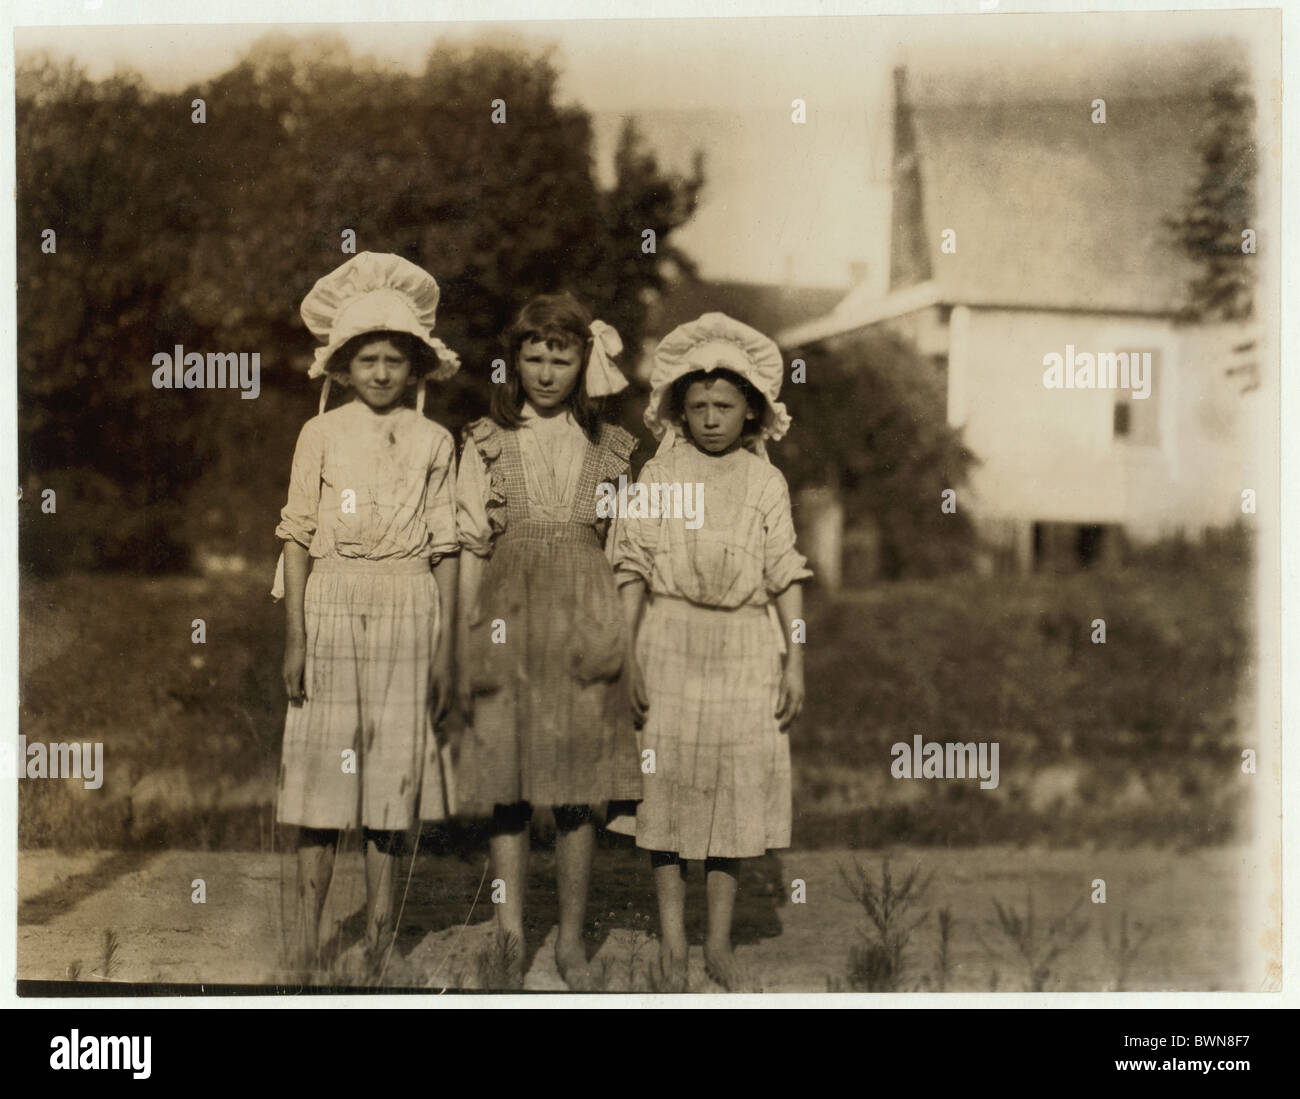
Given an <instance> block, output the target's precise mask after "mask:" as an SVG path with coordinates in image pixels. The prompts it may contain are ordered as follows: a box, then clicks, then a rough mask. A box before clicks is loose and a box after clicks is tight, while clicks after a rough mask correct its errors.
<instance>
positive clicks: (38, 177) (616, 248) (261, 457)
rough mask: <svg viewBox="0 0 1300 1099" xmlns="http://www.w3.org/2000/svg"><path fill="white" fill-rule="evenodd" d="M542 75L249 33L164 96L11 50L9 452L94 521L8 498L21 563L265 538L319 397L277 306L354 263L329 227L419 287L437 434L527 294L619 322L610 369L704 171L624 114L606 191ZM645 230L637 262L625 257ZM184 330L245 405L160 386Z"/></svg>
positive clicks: (460, 48)
mask: <svg viewBox="0 0 1300 1099" xmlns="http://www.w3.org/2000/svg"><path fill="white" fill-rule="evenodd" d="M557 80H558V72H557V70H556V69H555V67H554V65H553V64H552V62H551V60H550V57H549V54H548V53H547V52H546V51H539V52H529V51H527V50H524V49H520V48H513V47H501V46H495V45H484V44H475V45H439V46H437V47H436V48H435V49H434V50H433V51H432V52H431V53H430V55H429V57H428V59H427V63H426V65H425V67H424V69H423V71H422V72H420V73H417V74H410V73H406V72H402V71H400V70H396V69H394V68H392V67H387V66H384V65H382V64H380V63H379V62H377V61H375V60H373V59H370V58H357V57H354V56H352V55H351V53H350V52H349V50H348V48H347V45H346V44H345V43H344V42H343V41H342V40H340V39H338V38H337V37H331V36H324V37H317V38H311V39H293V38H289V37H287V36H284V35H270V36H267V37H266V38H264V39H262V40H260V41H259V42H258V43H256V44H255V45H254V46H253V47H252V48H251V49H250V50H249V52H248V54H247V55H246V56H245V57H244V58H243V60H241V61H240V62H239V63H238V64H236V65H235V66H234V67H233V68H231V69H230V70H229V71H227V72H225V73H222V74H220V75H219V76H217V77H215V78H214V79H212V80H209V81H206V82H204V83H201V84H195V85H193V86H192V87H189V88H187V89H185V91H184V92H183V93H181V94H179V95H162V94H159V93H156V92H154V91H152V90H150V89H149V88H148V87H147V86H145V85H144V84H143V82H141V81H140V80H139V79H138V78H136V77H115V78H114V79H112V80H109V81H104V82H100V83H96V82H92V81H89V80H87V79H86V78H85V76H84V74H82V73H81V72H79V71H77V70H76V69H74V68H69V67H59V66H57V65H54V64H52V63H50V62H49V61H48V60H45V59H37V60H36V61H33V62H29V63H26V64H25V65H24V66H23V67H22V69H21V70H20V72H19V74H18V87H17V94H18V154H17V161H18V164H17V167H18V179H19V188H18V190H19V212H20V216H19V301H18V306H19V335H20V355H19V358H20V376H19V389H20V423H21V425H22V426H21V432H20V441H19V445H20V454H21V456H22V462H23V466H24V469H25V472H26V474H27V476H28V480H29V487H30V488H31V489H36V488H38V487H43V486H45V485H47V484H53V482H54V480H59V479H62V480H63V481H70V485H69V491H72V492H74V493H76V492H82V495H84V496H86V497H87V499H89V497H91V496H93V497H94V498H95V499H96V500H99V501H100V504H99V505H97V507H99V509H100V510H99V511H96V510H95V509H94V508H92V507H90V506H89V505H88V504H86V505H84V506H79V507H76V508H71V509H64V508H60V512H59V514H60V516H61V518H60V520H59V523H60V524H61V528H60V529H61V530H62V531H63V535H61V536H56V532H55V529H54V527H53V526H52V525H51V524H50V523H40V524H39V525H34V523H33V522H32V521H30V515H31V514H32V513H34V510H35V509H34V505H33V506H31V507H28V508H27V509H26V512H25V515H28V516H29V519H28V520H25V522H26V525H25V528H24V529H25V530H26V531H27V533H28V534H32V535H33V536H34V535H35V533H36V532H38V531H39V532H40V537H39V539H37V540H33V538H25V539H24V544H23V554H24V557H25V558H26V559H29V560H31V561H33V562H38V561H45V562H47V564H50V565H53V564H54V563H57V562H56V558H57V559H58V560H59V561H62V562H63V563H68V562H75V563H79V564H93V563H119V564H128V565H129V564H132V563H143V564H145V565H146V566H148V565H153V566H160V565H163V564H167V563H176V562H177V561H178V560H179V558H180V556H181V555H180V554H178V553H175V552H172V550H168V551H167V552H166V553H164V554H163V555H162V556H163V557H165V558H166V560H159V559H156V558H157V554H156V553H155V551H154V549H153V547H155V546H163V545H165V544H166V539H164V538H163V532H164V531H167V532H171V534H172V535H173V537H174V539H178V540H179V541H180V542H182V543H193V542H196V541H204V542H215V543H218V544H224V546H225V548H226V549H243V550H245V551H248V550H251V549H252V548H254V547H256V546H259V545H264V544H266V543H267V541H268V537H267V532H268V531H269V529H270V528H271V527H272V526H273V525H274V515H275V512H276V511H277V510H278V508H279V506H280V504H281V503H282V502H283V491H284V478H285V476H286V475H287V469H288V460H289V454H290V452H291V450H292V446H293V440H294V437H295V436H296V433H297V429H298V427H299V426H300V424H301V423H302V422H303V420H305V419H306V418H307V417H308V416H310V415H311V413H312V412H313V411H314V397H313V394H312V391H311V389H310V387H309V386H308V385H307V384H306V382H305V379H304V378H303V377H302V372H303V371H305V368H306V366H307V363H308V362H309V360H310V357H311V351H312V346H313V340H312V337H311V336H310V334H309V333H308V332H307V331H306V329H305V327H304V326H303V325H302V322H301V320H300V319H299V317H298V312H297V307H298V304H299V302H301V300H302V298H303V296H304V295H305V294H306V293H307V291H308V290H309V289H310V287H311V285H312V283H313V282H315V280H316V279H317V278H319V277H321V276H322V275H324V274H326V273H327V272H329V271H330V270H332V269H333V268H334V267H336V266H337V265H338V264H339V263H341V262H343V261H344V260H345V259H346V258H347V254H346V253H344V252H343V251H342V243H343V236H342V234H343V231H344V230H352V231H353V232H354V233H355V235H356V250H357V251H387V252H396V253H398V254H400V255H403V256H406V257H407V258H409V259H411V260H413V261H414V262H416V263H419V264H420V265H421V266H424V267H426V268H427V269H428V270H430V271H432V272H434V274H435V275H436V277H437V278H438V282H439V285H440V286H441V287H442V291H443V305H442V308H441V311H440V319H439V326H438V327H439V334H440V335H441V336H442V337H443V338H444V339H445V340H446V341H447V343H448V344H449V345H451V346H452V347H453V348H455V349H456V350H457V351H458V352H459V353H460V354H461V356H462V360H463V362H464V369H463V370H462V374H461V376H460V377H459V378H458V379H457V380H455V381H454V382H453V383H452V384H451V385H449V386H447V387H445V388H443V389H442V390H440V391H439V392H438V393H437V394H436V395H434V397H433V402H434V408H435V409H436V414H437V415H438V418H439V419H440V420H442V421H443V422H444V423H447V425H448V426H449V427H451V428H452V429H453V430H457V429H458V428H459V426H460V425H461V424H463V423H464V422H465V421H466V420H467V419H469V418H470V417H471V416H473V415H478V414H480V413H481V412H482V411H484V410H485V408H486V398H487V390H488V385H489V382H488V372H489V366H490V363H491V360H492V359H493V358H495V357H497V356H498V355H499V354H500V344H499V337H500V334H501V332H502V331H503V329H504V328H505V326H506V325H507V324H508V322H509V320H510V318H511V317H512V316H513V314H514V313H515V311H516V310H517V309H518V307H519V306H520V305H521V304H522V303H523V302H524V301H525V300H527V299H528V298H529V297H530V296H532V295H534V294H536V293H540V292H545V291H553V290H557V289H563V288H568V289H572V290H573V291H574V292H575V293H577V294H578V295H579V296H581V297H582V298H584V300H586V301H587V302H588V303H589V304H590V305H591V306H592V308H593V309H594V310H595V312H596V314H597V315H598V316H601V317H603V318H604V319H606V320H608V321H610V322H611V323H613V324H615V325H616V326H617V327H618V328H619V329H620V331H621V332H622V334H623V336H624V339H625V343H626V344H627V346H628V349H629V355H628V356H627V361H628V364H629V365H630V363H631V362H632V361H633V358H634V356H635V354H636V352H637V350H638V349H639V344H640V333H641V331H642V328H643V325H644V312H645V304H644V295H645V292H646V291H647V290H649V289H651V288H655V287H658V286H660V285H661V283H662V279H663V270H664V268H665V267H666V266H668V265H670V264H672V263H678V264H684V263H686V260H685V257H683V256H681V254H680V253H679V252H678V250H677V249H676V248H675V247H674V246H673V244H672V242H671V240H670V237H671V235H672V233H673V232H674V231H675V230H676V229H677V228H678V227H679V226H680V225H681V224H683V223H684V222H685V221H686V220H687V219H688V218H689V217H690V216H691V213H692V211H693V209H694V206H695V201H696V195H697V193H698V191H699V188H700V186H701V182H702V181H701V176H700V171H699V168H698V165H697V169H696V171H695V173H693V174H692V175H691V176H690V177H688V178H680V177H677V176H672V175H669V174H667V173H664V172H662V171H660V169H659V167H658V165H657V162H656V161H655V158H654V156H653V155H652V154H651V153H649V152H648V151H647V150H646V149H645V148H644V146H643V144H642V143H641V142H640V140H639V138H638V137H637V135H636V132H635V130H634V128H633V127H631V126H630V125H629V126H628V127H626V128H625V130H624V133H623V136H622V140H621V142H620V145H619V148H618V153H617V158H616V169H617V181H616V183H615V184H614V186H613V187H612V189H610V190H609V191H608V192H606V191H603V190H602V189H601V188H600V187H599V185H598V184H597V182H596V179H595V176H594V172H593V164H592V160H593V153H592V135H591V126H590V120H589V118H588V116H587V114H586V112H585V111H584V110H582V109H581V108H579V107H571V106H562V105H560V104H558V103H557V102H556V85H557ZM196 99H202V100H203V101H204V105H205V112H206V121H204V122H202V123H196V122H193V121H192V120H191V109H192V108H191V104H192V102H193V100H196ZM494 100H501V101H503V102H504V106H505V111H506V118H505V122H504V123H496V122H494V121H493V117H492V115H493V101H494ZM46 227H53V228H55V229H56V230H57V231H58V234H59V236H58V242H59V243H58V252H57V254H55V255H45V254H42V253H41V251H40V241H41V230H42V229H44V228H46ZM647 228H650V229H654V230H655V232H656V236H657V251H656V252H655V253H654V254H645V253H643V252H642V249H641V242H642V230H643V229H647ZM177 343H181V344H184V345H185V346H186V348H187V350H204V351H209V350H221V351H247V352H250V353H252V352H257V353H259V354H260V356H261V368H262V393H261V396H260V397H259V398H258V399H257V400H256V401H243V400H240V399H239V398H238V397H237V396H236V395H235V394H233V393H229V392H225V393H206V392H203V391H182V392H179V393H177V392H170V391H166V390H154V389H153V388H152V385H151V375H152V366H151V360H152V356H153V354H154V353H155V352H157V351H160V350H170V349H171V348H172V347H173V346H174V345H175V344H177ZM91 470H93V471H94V476H93V477H92V476H91V475H90V473H89V471H91ZM92 485H93V486H94V488H93V492H92V491H91V486H92ZM83 490H84V491H83ZM35 496H36V494H34V493H29V501H31V500H34V499H35ZM60 499H61V500H62V493H61V494H60ZM83 503H84V502H83ZM78 522H80V524H81V525H80V526H78V525H77V523H78ZM87 524H90V525H89V526H88V525H87ZM71 544H75V545H76V546H77V551H76V553H70V551H69V550H68V546H69V545H71ZM175 548H176V547H175V546H173V549H175ZM146 551H148V553H150V554H154V558H155V559H144V560H142V557H143V556H144V555H145V554H146Z"/></svg>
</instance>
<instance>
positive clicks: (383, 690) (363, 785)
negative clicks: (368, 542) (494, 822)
mask: <svg viewBox="0 0 1300 1099" xmlns="http://www.w3.org/2000/svg"><path fill="white" fill-rule="evenodd" d="M303 610H304V617H305V619H306V625H307V661H306V670H305V673H304V677H303V681H304V684H305V686H306V693H307V698H306V700H305V701H304V702H303V703H302V705H301V706H290V707H289V709H288V715H287V717H286V718H285V723H284V746H283V749H282V753H281V763H280V788H279V797H278V808H277V811H276V819H277V820H279V821H280V822H281V823H285V824H297V825H302V826H304V827H308V828H355V827H358V826H361V827H365V828H374V829H384V830H391V831H401V830H405V829H408V828H411V827H413V826H414V825H415V824H416V822H417V821H418V820H419V819H421V818H423V819H425V820H442V819H444V818H446V817H447V816H450V815H451V813H452V811H453V809H454V790H453V786H452V781H451V754H450V749H449V748H448V747H446V746H445V745H439V744H438V742H437V740H436V738H435V735H434V728H433V721H432V715H431V713H430V709H429V701H430V700H429V669H430V666H431V664H432V660H433V653H434V646H435V644H436V642H437V638H438V631H439V629H441V628H442V622H441V608H440V603H439V598H438V586H437V584H436V582H435V581H434V578H433V573H432V571H431V569H430V565H429V562H428V561H427V560H409V559H408V560H398V561H365V560H349V559H343V558H337V557H325V558H321V559H320V560H317V561H315V562H314V563H313V566H312V570H311V574H310V575H309V576H308V578H307V591H306V596H305V600H304V605H303Z"/></svg>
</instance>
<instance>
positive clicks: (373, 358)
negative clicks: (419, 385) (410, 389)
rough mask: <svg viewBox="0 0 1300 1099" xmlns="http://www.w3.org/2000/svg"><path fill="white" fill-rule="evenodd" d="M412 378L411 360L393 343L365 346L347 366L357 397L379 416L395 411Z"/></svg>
mask: <svg viewBox="0 0 1300 1099" xmlns="http://www.w3.org/2000/svg"><path fill="white" fill-rule="evenodd" d="M410 377H411V360H410V359H408V358H407V357H406V356H405V355H403V354H402V352H401V351H399V350H398V349H397V348H396V347H395V346H394V345H393V344H392V343H391V342H390V341H388V340H375V341H374V342H373V343H368V344H366V345H364V346H363V347H362V348H361V350H360V351H358V352H357V353H356V354H355V355H353V356H352V362H351V363H349V364H348V378H349V380H350V381H351V382H352V388H353V389H355V390H356V391H357V397H358V398H359V399H361V400H363V401H365V402H366V404H368V405H369V406H370V407H371V408H372V409H374V410H375V411H376V412H387V411H389V410H390V409H393V408H396V407H397V403H398V401H400V400H401V397H402V391H403V390H404V389H405V388H406V383H407V381H408V379H409V378H410Z"/></svg>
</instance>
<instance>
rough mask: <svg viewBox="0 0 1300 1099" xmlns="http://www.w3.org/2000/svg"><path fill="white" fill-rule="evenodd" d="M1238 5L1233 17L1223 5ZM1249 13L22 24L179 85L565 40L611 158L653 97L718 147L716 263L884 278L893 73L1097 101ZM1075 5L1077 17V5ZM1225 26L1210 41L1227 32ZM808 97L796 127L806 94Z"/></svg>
mask: <svg viewBox="0 0 1300 1099" xmlns="http://www.w3.org/2000/svg"><path fill="white" fill-rule="evenodd" d="M1216 18H1217V19H1219V20H1220V21H1219V22H1217V23H1216V22H1215V19H1216ZM1248 18H1249V16H1248V15H1247V13H1244V12H1234V13H1231V14H1230V15H1228V16H1217V17H1216V16H1215V15H1213V14H1207V15H1189V14H1180V15H1175V16H1169V15H1158V14H1157V15H1137V14H1124V15H1107V16H1086V15H1080V16H1043V15H1038V16H1020V17H1012V16H999V17H997V18H982V17H979V16H972V17H969V18H966V17H960V16H958V17H951V16H950V17H942V18H940V17H932V18H921V17H910V16H883V17H875V18H870V19H868V18H821V19H694V20H668V19H663V20H635V21H632V20H617V21H614V20H608V21H595V20H592V21H566V22H532V23H527V24H524V23H516V24H509V25H504V24H490V25H489V24H446V23H444V24H422V23H403V24H378V23H376V24H364V23H360V24H357V23H354V24H333V25H312V24H301V23H298V24H290V25H287V26H280V27H276V26H273V25H267V24H263V25H240V26H224V25H195V26H131V27H70V28H17V29H16V30H15V47H16V50H17V52H18V55H19V57H21V56H22V55H23V54H25V53H29V52H34V51H39V50H48V51H50V52H53V53H56V54H64V55H71V56H74V57H76V58H77V59H78V60H79V61H80V62H81V63H82V64H83V65H84V66H85V67H86V68H87V70H88V71H89V73H90V75H91V76H95V77H99V76H104V75H107V74H109V73H111V72H113V71H114V70H115V69H118V68H130V69H134V70H135V71H137V72H139V73H141V74H142V75H143V76H144V77H145V78H146V79H148V80H149V81H150V83H152V84H153V85H154V86H156V87H158V88H160V89H163V90H179V89H181V88H183V87H184V86H185V85H187V84H189V83H192V82H195V81H201V80H204V79H206V78H207V77H210V76H213V75H215V74H216V73H219V72H221V71H223V70H225V69H227V68H229V67H230V66H231V65H233V64H234V63H235V62H236V61H237V60H238V59H239V57H240V56H241V55H242V54H243V53H244V52H245V51H246V50H247V49H248V47H249V46H250V45H251V44H252V43H253V42H254V41H255V40H256V39H257V38H259V37H261V36H263V35H265V34H268V33H273V32H288V33H292V34H294V35H309V34H319V33H324V32H333V33H338V34H342V35H343V36H344V37H345V38H346V40H347V41H348V43H349V45H350V46H351V48H352V50H353V52H354V53H355V54H360V55H364V54H370V55H373V56H374V57H375V58H377V59H379V60H381V61H385V62H389V63H392V64H394V65H398V66H401V67H403V68H407V69H411V70H416V69H418V68H419V67H420V66H421V65H422V63H423V59H424V57H425V55H426V54H427V53H428V51H429V49H430V47H431V46H432V45H433V43H434V41H435V40H436V39H439V38H453V39H455V38H462V39H463V38H476V37H477V38H481V37H493V38H500V37H511V38H514V39H515V40H518V41H521V42H523V43H525V44H542V43H552V44H554V45H555V47H556V51H557V52H556V55H555V59H556V62H557V64H558V66H559V68H560V69H561V72H562V79H561V84H560V89H561V92H560V94H561V98H562V99H563V100H565V101H572V102H578V103H581V104H582V105H583V106H585V107H586V108H587V109H588V110H589V111H591V112H592V113H593V115H594V116H595V119H596V138H597V150H596V154H597V164H598V170H599V171H600V172H601V173H602V175H607V174H608V171H609V164H610V160H611V154H612V142H613V139H614V137H615V136H616V134H617V130H618V124H619V120H620V118H621V116H622V115H623V114H625V113H635V114H637V115H638V116H639V117H640V118H641V120H642V125H643V129H644V130H645V132H646V134H647V136H648V137H649V139H650V141H651V143H652V145H653V146H654V148H655V149H656V151H657V152H659V153H660V155H661V157H662V159H663V160H664V161H665V162H666V163H668V164H669V165H672V166H676V167H681V168H685V167H686V166H687V165H688V164H689V161H690V157H691V154H692V152H693V150H694V149H695V148H703V150H704V152H705V154H706V157H707V174H708V181H709V182H708V190H707V193H706V195H705V196H704V201H703V203H702V206H701V208H700V210H699V211H698V213H697V215H696V217H695V219H694V220H693V222H692V223H691V225H690V226H688V227H687V229H686V230H684V231H683V233H682V235H681V238H680V239H681V242H682V244H683V246H685V247H686V248H687V249H688V250H689V251H690V252H692V253H693V254H694V255H695V257H696V258H697V260H698V262H699V263H700V266H701V269H702V271H703V273H704V274H705V275H706V276H711V277H723V278H735V279H743V280H748V281H755V282H773V281H782V280H785V281H791V282H796V283H800V284H804V285H820V286H844V285H846V283H847V278H848V271H849V265H850V264H851V263H854V262H860V263H866V264H867V266H868V270H869V273H870V277H871V278H872V279H873V281H876V280H881V279H883V277H884V271H885V267H886V264H887V255H888V252H887V247H888V217H889V206H888V198H889V192H888V154H889V125H888V123H889V107H890V92H889V88H890V72H891V70H892V68H893V67H894V65H896V64H906V65H907V66H908V69H909V73H910V74H912V75H913V80H912V86H913V88H914V90H915V92H916V94H917V95H921V96H926V97H928V98H932V99H933V98H944V99H949V100H952V101H954V102H960V101H961V100H963V99H968V100H969V99H979V98H986V97H1001V96H1007V95H1019V94H1032V95H1035V96H1046V97H1051V98H1063V99H1064V98H1071V97H1079V98H1083V99H1090V98H1091V97H1092V95H1093V94H1095V92H1096V89H1097V87H1098V85H1099V84H1102V83H1104V84H1105V85H1106V87H1107V88H1108V89H1109V90H1110V93H1111V94H1115V92H1116V90H1117V89H1119V88H1123V87H1125V86H1131V87H1133V88H1134V89H1137V90H1141V89H1147V90H1149V89H1150V88H1151V87H1153V86H1156V85H1155V84H1153V79H1155V78H1154V77H1153V74H1155V73H1157V71H1158V74H1159V75H1158V81H1157V83H1158V86H1159V87H1161V88H1163V89H1164V90H1166V91H1167V92H1168V93H1170V94H1177V92H1178V91H1179V90H1181V88H1180V86H1179V85H1180V83H1182V84H1184V85H1186V86H1188V87H1191V86H1193V84H1197V85H1199V86H1201V87H1203V86H1204V79H1205V73H1204V70H1205V68H1206V66H1207V65H1212V64H1214V63H1215V62H1216V61H1219V60H1222V59H1223V58H1224V57H1225V56H1226V55H1227V54H1230V53H1231V50H1230V49H1229V47H1228V45H1227V44H1226V43H1225V42H1224V41H1223V40H1222V38H1221V37H1220V38H1218V39H1217V40H1216V32H1218V31H1219V30H1220V29H1221V28H1223V27H1224V26H1225V23H1224V22H1222V20H1224V19H1231V20H1232V24H1231V25H1234V26H1238V27H1239V26H1242V24H1243V20H1245V19H1248ZM1067 20H1068V22H1066V21H1067ZM1207 43H1208V44H1207ZM796 98H799V99H803V100H805V101H806V102H807V105H808V107H807V123H806V124H805V125H803V126H795V125H794V124H793V123H792V122H791V119H790V111H791V101H792V100H793V99H796Z"/></svg>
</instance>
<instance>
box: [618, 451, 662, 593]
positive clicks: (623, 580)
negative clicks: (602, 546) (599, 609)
mask: <svg viewBox="0 0 1300 1099" xmlns="http://www.w3.org/2000/svg"><path fill="white" fill-rule="evenodd" d="M656 468H657V467H656V466H655V462H654V459H653V458H652V459H651V460H650V461H648V462H646V464H645V465H644V466H642V467H641V475H640V476H639V477H638V478H637V479H636V481H635V482H633V483H634V484H643V485H647V486H648V485H650V484H651V483H652V482H653V481H654V480H655V477H656V473H655V470H656ZM632 491H633V489H632V485H631V484H629V485H628V498H629V499H631V493H632ZM646 498H647V499H648V498H649V496H648V489H647V497H646ZM659 527H660V524H659V520H658V519H632V518H628V517H626V516H619V517H618V518H616V519H615V520H614V522H613V524H612V525H611V527H610V532H609V543H608V555H609V560H610V564H612V565H613V566H614V579H615V580H616V581H617V583H618V585H619V587H622V586H623V585H624V584H629V583H631V582H632V581H633V580H644V581H645V584H646V587H649V586H650V573H651V571H652V569H653V567H654V555H655V550H656V548H657V547H658V545H659Z"/></svg>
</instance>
